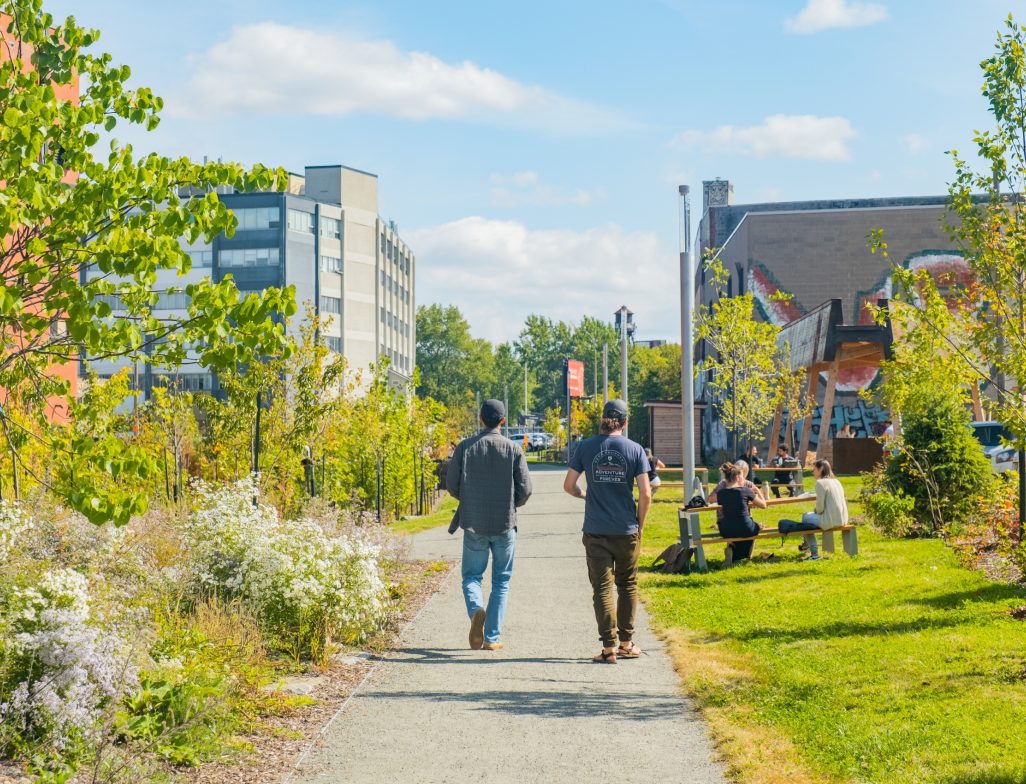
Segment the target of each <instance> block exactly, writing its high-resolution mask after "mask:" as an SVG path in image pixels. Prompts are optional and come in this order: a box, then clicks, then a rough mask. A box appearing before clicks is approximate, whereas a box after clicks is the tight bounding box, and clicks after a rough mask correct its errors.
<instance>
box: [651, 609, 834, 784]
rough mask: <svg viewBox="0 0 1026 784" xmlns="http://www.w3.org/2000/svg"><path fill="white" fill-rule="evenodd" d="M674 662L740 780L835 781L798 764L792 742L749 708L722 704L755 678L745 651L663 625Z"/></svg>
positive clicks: (759, 783) (771, 783)
mask: <svg viewBox="0 0 1026 784" xmlns="http://www.w3.org/2000/svg"><path fill="white" fill-rule="evenodd" d="M660 636H661V637H662V638H663V639H664V640H665V641H666V644H667V650H668V651H669V653H670V658H671V660H672V661H673V667H674V669H675V670H676V671H677V673H678V675H680V678H681V684H682V687H683V690H684V692H685V693H686V694H687V695H688V696H689V697H691V699H692V700H694V701H695V702H696V703H697V704H698V706H699V707H700V708H701V710H702V713H703V715H704V716H705V718H706V720H707V721H708V723H709V727H710V730H711V732H712V735H713V739H714V740H715V742H716V748H717V751H718V752H719V756H720V758H721V759H722V760H723V762H724V764H725V765H726V767H727V771H728V773H729V774H730V776H731V778H733V779H734V780H736V781H738V782H740V783H741V784H835V782H838V781H841V780H840V779H832V778H827V777H824V776H820V775H816V774H815V773H813V772H812V771H810V770H808V769H806V768H805V767H803V766H802V764H801V762H800V761H799V759H798V753H797V749H796V748H795V746H794V744H793V743H791V742H790V740H788V739H787V738H786V737H784V736H782V735H781V734H780V732H779V731H775V730H774V729H773V728H772V727H769V726H766V725H764V724H760V723H759V721H758V719H757V718H756V716H755V715H754V712H753V711H752V710H750V709H739V708H738V706H736V705H734V706H724V705H722V704H720V703H721V700H722V695H723V693H724V692H729V691H737V690H742V689H745V688H746V687H747V686H748V685H750V684H751V683H752V682H753V681H754V680H755V678H756V676H755V674H754V673H753V671H752V669H751V667H750V666H749V661H750V657H749V656H746V655H743V654H739V653H737V652H733V651H730V650H729V649H728V648H727V647H726V646H725V645H724V644H722V643H720V642H718V641H716V640H714V639H711V638H709V637H702V636H700V635H698V634H695V633H694V632H691V631H688V630H686V629H665V630H661V631H660Z"/></svg>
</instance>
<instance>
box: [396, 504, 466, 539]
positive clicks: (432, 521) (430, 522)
mask: <svg viewBox="0 0 1026 784" xmlns="http://www.w3.org/2000/svg"><path fill="white" fill-rule="evenodd" d="M455 510H456V499H455V498H453V497H452V496H450V495H447V496H446V497H445V498H443V499H442V502H441V503H440V504H439V505H438V508H437V509H436V510H435V511H434V512H432V513H431V514H429V515H421V516H420V517H407V518H405V519H403V520H397V521H396V522H394V523H392V524H391V525H390V526H389V529H390V530H391V531H393V532H394V533H397V534H402V535H404V536H408V535H409V534H417V533H420V532H421V531H427V530H430V529H431V528H438V527H439V526H441V525H449V521H451V520H452V513H453V512H454V511H455Z"/></svg>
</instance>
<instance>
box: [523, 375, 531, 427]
mask: <svg viewBox="0 0 1026 784" xmlns="http://www.w3.org/2000/svg"><path fill="white" fill-rule="evenodd" d="M530 412H531V406H530V405H529V404H528V402H527V363H526V362H525V363H524V416H527V415H528V414H529V413H530Z"/></svg>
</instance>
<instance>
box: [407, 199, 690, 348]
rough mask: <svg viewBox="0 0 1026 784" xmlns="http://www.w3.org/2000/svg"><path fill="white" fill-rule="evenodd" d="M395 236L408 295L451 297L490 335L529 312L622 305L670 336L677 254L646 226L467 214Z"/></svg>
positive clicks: (579, 311)
mask: <svg viewBox="0 0 1026 784" xmlns="http://www.w3.org/2000/svg"><path fill="white" fill-rule="evenodd" d="M404 236H405V237H406V239H407V240H408V241H409V243H410V247H412V248H413V249H414V251H415V252H416V254H417V301H418V302H419V303H422V304H429V303H432V302H441V303H446V304H456V305H459V307H460V310H462V311H463V314H464V315H465V316H466V317H467V319H468V320H469V321H470V323H471V325H472V326H473V328H474V333H475V334H476V335H480V336H481V337H486V338H488V339H489V340H493V341H500V340H511V339H514V338H515V337H516V336H517V335H518V334H519V332H520V329H521V327H522V326H523V323H524V319H525V317H526V316H528V315H529V314H531V313H538V314H541V315H544V316H549V317H550V318H554V319H562V320H564V321H580V319H581V317H582V316H583V315H590V316H594V317H596V318H601V319H605V320H611V319H612V314H613V311H615V310H616V309H617V308H618V307H619V306H620V305H621V304H623V303H627V304H628V305H629V306H630V307H631V308H632V309H633V310H634V311H635V312H636V313H637V316H636V318H637V320H638V323H639V325H640V329H641V330H642V331H643V332H644V333H645V334H646V335H651V336H652V337H662V338H667V339H671V340H672V339H674V338H675V336H676V335H678V334H679V331H680V327H679V315H678V314H679V302H678V299H677V292H678V290H679V285H678V282H677V281H678V278H677V274H678V273H677V255H676V253H674V252H673V251H669V250H667V249H666V248H664V247H663V246H662V245H661V243H660V241H659V238H658V237H657V235H656V234H655V232H648V231H626V230H624V229H623V228H621V227H620V226H617V225H615V224H607V225H603V226H597V227H594V228H591V229H587V230H584V231H574V230H571V229H548V230H532V229H529V228H528V227H526V226H525V225H524V224H522V223H520V222H517V221H503V220H492V219H488V218H483V217H468V218H462V219H460V220H456V221H452V222H451V223H445V224H443V225H440V226H433V227H430V228H425V229H418V230H414V231H407V232H406V234H405V235H404Z"/></svg>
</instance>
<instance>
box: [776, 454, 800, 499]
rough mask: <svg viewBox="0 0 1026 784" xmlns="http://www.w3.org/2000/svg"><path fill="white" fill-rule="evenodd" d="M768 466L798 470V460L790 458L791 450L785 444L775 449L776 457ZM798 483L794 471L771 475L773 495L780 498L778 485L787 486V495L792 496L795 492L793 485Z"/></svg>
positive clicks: (777, 472) (778, 472)
mask: <svg viewBox="0 0 1026 784" xmlns="http://www.w3.org/2000/svg"><path fill="white" fill-rule="evenodd" d="M770 465H772V466H774V467H776V468H798V458H796V457H792V456H791V450H789V449H788V448H787V445H786V444H781V445H780V446H778V447H777V456H776V457H774V458H773V460H771V461H770ZM797 483H798V478H797V473H796V472H795V471H776V472H775V473H774V474H773V495H774V496H775V497H776V498H780V485H787V494H788V495H789V496H793V495H794V494H795V492H796V490H795V485H796V484H797Z"/></svg>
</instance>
